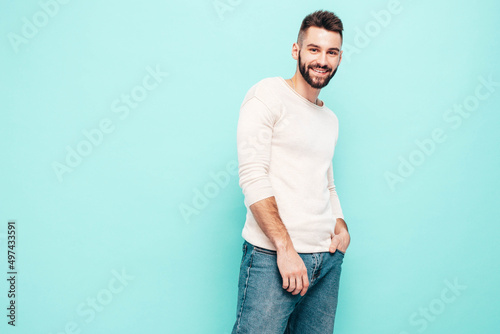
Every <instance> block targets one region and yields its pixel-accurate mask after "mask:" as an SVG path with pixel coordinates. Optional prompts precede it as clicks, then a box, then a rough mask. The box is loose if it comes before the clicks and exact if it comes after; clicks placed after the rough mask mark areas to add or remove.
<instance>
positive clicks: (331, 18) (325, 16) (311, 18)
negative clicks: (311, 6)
mask: <svg viewBox="0 0 500 334" xmlns="http://www.w3.org/2000/svg"><path fill="white" fill-rule="evenodd" d="M310 27H318V28H323V29H326V30H328V31H333V32H338V33H339V34H340V38H341V39H343V38H342V30H344V27H343V26H342V21H341V20H340V19H339V18H338V16H337V15H335V14H334V13H332V12H329V11H327V10H317V11H315V12H314V13H311V14H309V15H307V16H306V17H305V18H304V20H303V21H302V25H301V26H300V30H299V36H298V37H297V43H299V45H300V46H302V42H303V41H304V35H305V33H306V31H307V29H309V28H310Z"/></svg>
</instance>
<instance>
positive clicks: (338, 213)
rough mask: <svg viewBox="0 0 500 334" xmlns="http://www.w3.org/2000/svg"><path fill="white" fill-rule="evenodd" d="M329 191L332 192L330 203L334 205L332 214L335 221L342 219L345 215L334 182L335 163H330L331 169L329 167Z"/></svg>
mask: <svg viewBox="0 0 500 334" xmlns="http://www.w3.org/2000/svg"><path fill="white" fill-rule="evenodd" d="M328 190H329V191H330V203H331V205H332V212H333V216H334V218H335V219H337V218H342V219H344V215H343V213H342V208H341V207H340V200H339V196H338V194H337V191H336V190H335V184H334V182H333V163H332V162H330V167H328Z"/></svg>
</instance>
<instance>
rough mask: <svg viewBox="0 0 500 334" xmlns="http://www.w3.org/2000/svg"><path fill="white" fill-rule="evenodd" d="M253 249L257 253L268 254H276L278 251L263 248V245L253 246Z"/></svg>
mask: <svg viewBox="0 0 500 334" xmlns="http://www.w3.org/2000/svg"><path fill="white" fill-rule="evenodd" d="M253 249H254V250H255V251H256V252H257V253H262V254H267V255H276V251H274V250H271V249H266V248H261V247H257V246H253Z"/></svg>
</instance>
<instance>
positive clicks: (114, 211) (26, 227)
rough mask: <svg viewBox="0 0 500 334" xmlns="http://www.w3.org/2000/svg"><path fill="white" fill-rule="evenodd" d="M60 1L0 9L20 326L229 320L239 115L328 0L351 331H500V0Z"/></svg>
mask: <svg viewBox="0 0 500 334" xmlns="http://www.w3.org/2000/svg"><path fill="white" fill-rule="evenodd" d="M62 2H63V1H62V0H61V2H56V0H41V1H33V0H29V1H22V2H20V1H17V2H14V1H6V0H2V1H1V2H0V3H1V4H0V59H1V62H0V73H1V77H0V78H1V79H0V97H1V112H0V130H1V140H0V152H1V157H2V158H1V159H2V160H1V172H2V173H1V178H0V189H1V191H0V254H2V255H1V256H0V263H1V267H2V271H3V274H2V277H7V268H6V266H7V243H6V242H7V222H8V221H9V220H15V221H16V224H17V248H16V250H15V251H16V270H17V272H18V274H17V281H16V292H17V300H16V315H17V318H16V328H12V327H11V326H8V325H7V317H6V314H7V310H6V307H7V306H8V303H9V299H8V297H7V291H8V288H9V287H8V286H7V281H6V279H2V280H1V283H0V296H1V297H0V306H1V307H0V308H1V309H2V310H4V311H2V313H1V314H0V315H1V317H0V319H2V320H1V323H0V328H1V332H2V333H42V334H49V333H52V334H56V333H95V334H100V333H180V334H191V333H202V334H212V333H213V334H227V333H230V330H231V327H232V324H233V321H234V319H235V313H236V293H237V279H238V267H239V262H240V259H241V253H240V250H241V244H242V242H243V239H242V238H241V229H242V227H243V223H244V219H245V213H246V212H245V207H244V205H243V195H242V193H241V189H240V188H239V186H238V178H237V174H236V168H237V167H236V163H237V152H236V125H237V120H238V112H239V106H240V104H241V101H242V99H243V97H244V95H245V94H246V91H247V90H248V89H249V88H250V87H251V86H252V85H253V84H255V83H256V82H257V81H259V80H261V79H263V78H265V77H270V76H283V77H285V78H289V77H291V76H292V75H293V73H294V71H295V65H296V64H295V61H294V60H293V59H292V58H291V55H290V53H291V46H292V43H293V42H294V40H295V38H296V36H297V32H298V28H299V26H300V22H301V20H302V19H303V17H304V16H305V15H307V14H308V13H310V12H312V11H314V10H316V9H328V10H332V11H334V12H336V13H337V14H338V15H339V16H340V17H341V19H342V20H343V22H344V28H345V33H344V50H345V51H344V59H343V62H342V64H341V66H340V69H339V71H338V72H337V75H336V76H335V78H334V79H333V80H332V81H331V83H330V85H329V86H328V87H327V88H325V89H323V91H322V92H321V95H320V98H321V99H323V100H324V101H326V103H327V105H328V106H329V107H330V108H331V109H332V110H333V111H334V112H335V113H336V115H337V116H338V118H339V121H340V136H339V141H338V145H337V148H336V152H335V157H334V170H335V180H336V186H337V190H338V193H339V196H340V200H341V204H342V208H343V211H344V214H345V216H346V221H347V224H348V226H349V229H350V232H351V237H352V242H351V246H350V247H349V249H348V251H347V254H346V257H345V261H344V264H343V273H342V280H341V286H340V296H339V306H338V311H337V318H336V330H335V333H356V334H363V333H366V334H373V333H376V334H378V333H380V334H388V333H394V334H415V333H423V332H425V333H427V334H431V333H439V334H442V333H446V334H448V333H450V334H451V333H453V334H455V333H498V330H499V328H500V320H499V319H500V318H499V317H498V310H499V307H500V302H499V300H500V288H499V285H498V284H499V279H500V267H499V265H498V263H499V260H498V255H497V254H498V252H499V251H500V247H499V244H498V235H499V232H500V227H499V223H500V219H499V216H500V209H499V208H500V205H499V198H500V196H499V195H500V191H499V189H500V180H499V176H498V170H499V169H500V158H499V153H500V152H499V139H500V138H499V135H498V127H499V125H500V124H499V122H500V116H499V111H500V108H499V107H500V69H499V65H498V64H499V59H500V42H499V38H498V31H499V29H500V20H499V19H498V13H499V12H500V5H499V3H498V2H497V1H493V0H487V1H481V2H465V1H459V2H456V1H451V0H446V1H439V2H435V1H411V0H400V1H399V2H398V1H392V0H384V1H371V2H362V3H360V2H353V1H335V2H332V1H307V2H306V1H296V2H293V3H292V2H290V1H283V0H280V1H272V2H271V1H241V0H218V1H212V0H204V1H200V0H192V1H187V2H181V1H176V2H169V1H158V0H157V1H144V2H139V1H134V2H132V1H125V2H124V1H107V2H97V1H76V0H73V1H67V0H66V3H64V4H63V3H62ZM217 6H218V7H217ZM43 8H44V9H43ZM217 8H218V9H217ZM47 12H48V13H50V15H49V14H46V13H47ZM152 72H155V73H156V74H155V75H154V76H152V75H151V74H150V73H152ZM485 82H490V83H489V84H485ZM127 95H128V96H130V95H133V96H135V99H136V102H134V101H131V102H130V106H127V104H126V103H127V102H126V101H125V99H126V98H127ZM460 108H462V113H463V115H464V116H460V114H459V113H458V110H459V109H460ZM96 129H98V130H96ZM85 131H87V133H89V134H90V136H93V139H92V140H93V142H94V143H92V142H91V141H90V140H89V139H87V137H86V135H85V134H84V133H85ZM99 133H100V134H101V135H99ZM421 147H423V148H421ZM70 150H76V151H77V152H78V150H80V152H83V154H87V155H86V156H83V157H80V159H78V158H77V157H75V156H72V154H70V153H68V152H70ZM68 164H70V165H71V166H70V165H68ZM63 165H64V166H65V167H63ZM54 166H57V168H58V169H59V172H57V171H56V169H55V167H54ZM64 168H66V169H64ZM70 170H71V171H70ZM215 180H217V182H216V181H215ZM200 194H201V195H200ZM207 196H208V197H207ZM183 212H184V214H183ZM116 277H120V279H121V280H120V279H117V278H116ZM449 285H454V286H457V285H458V288H454V289H451V288H449ZM93 300H97V301H96V302H95V303H96V304H95V306H94V308H92V306H91V305H92V303H93ZM96 309H97V310H98V311H97V310H96Z"/></svg>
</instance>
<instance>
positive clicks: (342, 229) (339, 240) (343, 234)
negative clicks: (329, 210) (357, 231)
mask: <svg viewBox="0 0 500 334" xmlns="http://www.w3.org/2000/svg"><path fill="white" fill-rule="evenodd" d="M350 243H351V236H350V235H349V231H348V230H347V225H346V223H345V221H344V220H343V219H342V218H338V219H337V224H336V225H335V234H334V235H333V236H332V242H331V243H330V253H335V251H336V250H337V249H338V250H339V251H341V252H343V253H345V252H346V250H347V247H349V244H350Z"/></svg>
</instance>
